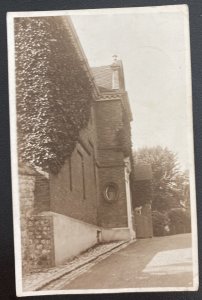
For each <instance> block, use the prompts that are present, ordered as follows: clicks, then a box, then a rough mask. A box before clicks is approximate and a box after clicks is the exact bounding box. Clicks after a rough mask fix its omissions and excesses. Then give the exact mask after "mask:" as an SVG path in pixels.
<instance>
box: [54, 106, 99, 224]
mask: <svg viewBox="0 0 202 300" xmlns="http://www.w3.org/2000/svg"><path fill="white" fill-rule="evenodd" d="M94 122H95V121H94V111H93V108H92V113H91V119H90V121H89V124H88V126H87V128H85V129H84V130H82V131H81V133H80V140H79V142H78V143H77V145H76V147H75V149H74V152H73V153H72V155H71V157H70V158H69V159H67V161H66V163H65V164H64V166H63V167H62V169H61V171H60V172H59V174H58V175H53V174H50V199H51V204H50V205H51V206H50V209H51V211H53V212H56V213H60V214H63V215H66V216H69V217H72V218H75V219H78V220H81V221H84V222H87V223H90V224H97V192H98V185H97V182H98V178H97V176H98V175H97V170H96V164H95V161H96V132H95V130H96V129H95V123H94Z"/></svg>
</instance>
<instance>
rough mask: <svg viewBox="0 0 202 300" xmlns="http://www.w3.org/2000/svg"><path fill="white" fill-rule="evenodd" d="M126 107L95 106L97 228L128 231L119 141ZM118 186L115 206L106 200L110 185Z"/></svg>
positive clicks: (112, 102)
mask: <svg viewBox="0 0 202 300" xmlns="http://www.w3.org/2000/svg"><path fill="white" fill-rule="evenodd" d="M122 114H123V107H122V103H121V99H119V100H106V101H100V102H99V101H98V102H97V103H96V126H97V138H98V150H97V157H98V161H99V166H100V167H99V169H98V174H99V200H98V201H99V205H98V224H99V225H100V226H102V227H104V228H114V227H115V228H120V227H127V226H128V220H127V204H126V190H125V180H124V162H123V160H124V155H123V152H122V150H121V145H120V141H119V139H118V131H119V129H120V128H121V127H122V125H123V124H122V119H123V118H122ZM109 182H113V183H115V184H116V185H117V186H118V198H117V200H116V201H114V202H113V203H109V202H107V201H106V200H105V199H104V196H103V193H104V189H105V186H106V184H107V183H109Z"/></svg>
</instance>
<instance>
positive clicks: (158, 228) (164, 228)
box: [152, 211, 169, 236]
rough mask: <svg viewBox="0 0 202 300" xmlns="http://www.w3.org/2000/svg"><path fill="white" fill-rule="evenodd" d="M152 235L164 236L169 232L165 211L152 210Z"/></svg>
mask: <svg viewBox="0 0 202 300" xmlns="http://www.w3.org/2000/svg"><path fill="white" fill-rule="evenodd" d="M152 223H153V235H154V236H164V235H168V234H169V230H168V228H169V218H168V216H167V214H166V213H161V212H159V211H153V212H152Z"/></svg>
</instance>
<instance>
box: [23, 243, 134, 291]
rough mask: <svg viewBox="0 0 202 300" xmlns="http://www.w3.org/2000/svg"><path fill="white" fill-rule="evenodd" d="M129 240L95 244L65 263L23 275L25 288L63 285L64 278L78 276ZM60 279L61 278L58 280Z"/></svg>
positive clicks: (35, 288)
mask: <svg viewBox="0 0 202 300" xmlns="http://www.w3.org/2000/svg"><path fill="white" fill-rule="evenodd" d="M128 243H129V242H125V241H117V242H111V243H103V244H99V245H95V246H94V247H92V248H90V249H88V250H87V251H85V252H84V253H82V254H80V255H79V256H77V257H75V258H74V259H72V260H67V261H66V262H65V263H64V264H62V265H60V266H58V267H53V268H49V269H45V270H44V269H42V270H38V272H37V273H33V274H29V275H26V276H24V277H23V290H24V291H36V290H41V289H49V290H50V289H52V286H53V285H54V286H55V288H56V286H57V284H58V282H59V283H60V285H61V282H63V280H64V278H65V279H67V278H71V279H73V278H74V277H77V276H78V274H80V273H81V271H82V270H83V271H84V270H87V269H88V268H89V267H90V266H92V265H94V264H95V263H96V262H97V261H101V260H102V259H104V258H106V257H107V256H109V255H110V254H111V253H113V252H115V251H118V250H120V249H122V248H124V247H126V246H127V245H128ZM58 279H59V280H58Z"/></svg>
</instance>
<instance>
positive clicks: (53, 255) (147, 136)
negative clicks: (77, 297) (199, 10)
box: [7, 5, 198, 296]
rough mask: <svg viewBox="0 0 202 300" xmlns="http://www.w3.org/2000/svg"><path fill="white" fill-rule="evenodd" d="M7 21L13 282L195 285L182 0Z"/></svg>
mask: <svg viewBox="0 0 202 300" xmlns="http://www.w3.org/2000/svg"><path fill="white" fill-rule="evenodd" d="M7 31H8V56H9V105H10V128H11V129H10V133H11V134H10V136H11V159H12V194H13V220H14V242H15V272H16V293H17V295H18V296H29V295H51V294H75V293H78V294H79V293H83V294H86V293H118V292H146V291H194V290H197V289H198V254H197V252H198V250H197V220H196V196H195V173H194V172H195V171H194V148H193V125H192V93H191V60H190V37H189V11H188V7H187V6H186V5H174V6H161V7H144V8H140V7H139V8H115V9H95V10H76V11H47V12H44V11H43V12H42V11H41V12H9V13H8V15H7Z"/></svg>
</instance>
